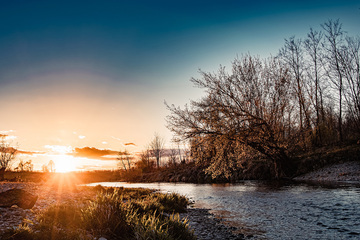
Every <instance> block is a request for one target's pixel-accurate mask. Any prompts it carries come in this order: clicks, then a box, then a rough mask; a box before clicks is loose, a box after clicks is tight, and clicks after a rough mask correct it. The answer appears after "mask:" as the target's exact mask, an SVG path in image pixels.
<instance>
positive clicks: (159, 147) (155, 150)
mask: <svg viewBox="0 0 360 240" xmlns="http://www.w3.org/2000/svg"><path fill="white" fill-rule="evenodd" d="M164 146H165V140H164V138H162V137H161V136H160V135H159V134H158V133H155V134H154V138H153V140H152V141H151V142H150V144H149V147H150V150H151V152H152V154H153V156H154V157H155V158H156V166H157V167H160V161H161V155H162V153H163V151H164Z"/></svg>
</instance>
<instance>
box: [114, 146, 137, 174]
mask: <svg viewBox="0 0 360 240" xmlns="http://www.w3.org/2000/svg"><path fill="white" fill-rule="evenodd" d="M117 160H118V161H119V163H118V165H119V168H120V166H121V165H120V163H121V164H122V167H123V169H124V170H125V171H127V170H130V169H131V161H132V160H133V157H132V156H131V154H130V153H129V151H128V150H126V149H125V150H124V151H123V152H121V151H120V152H119V154H118V158H117ZM126 164H127V167H126Z"/></svg>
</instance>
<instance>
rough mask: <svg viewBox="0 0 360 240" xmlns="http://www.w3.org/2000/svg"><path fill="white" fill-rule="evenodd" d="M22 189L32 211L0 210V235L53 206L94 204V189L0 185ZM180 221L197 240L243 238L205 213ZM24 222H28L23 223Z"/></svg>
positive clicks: (197, 212)
mask: <svg viewBox="0 0 360 240" xmlns="http://www.w3.org/2000/svg"><path fill="white" fill-rule="evenodd" d="M13 188H18V189H23V190H25V191H27V192H29V193H31V194H35V195H37V196H38V200H37V202H36V203H35V205H34V207H33V208H32V209H22V208H19V207H16V206H14V207H11V208H0V232H1V231H4V230H6V229H13V228H15V227H17V226H19V225H21V224H22V223H24V222H29V221H28V220H30V222H33V223H35V224H37V223H38V222H37V216H38V215H39V214H40V213H41V212H42V211H44V210H45V209H48V208H49V207H51V206H53V205H76V206H84V205H86V204H87V203H88V202H89V200H94V199H95V198H96V195H97V194H98V190H96V187H76V188H74V187H71V188H68V187H67V188H63V187H55V186H53V185H46V184H39V183H15V182H14V183H9V182H1V183H0V192H4V191H7V190H9V189H13ZM180 217H181V219H183V220H184V219H188V224H189V226H190V229H192V230H194V233H195V235H196V236H197V237H198V239H201V240H217V239H219V240H220V239H230V240H235V239H243V238H244V236H243V235H234V234H232V231H231V230H233V229H231V228H229V227H227V226H225V225H223V224H221V222H220V221H219V220H218V219H216V218H215V217H214V216H213V215H211V214H210V213H209V211H208V210H206V209H198V208H188V209H187V211H186V212H185V213H181V214H180ZM25 219H28V220H25Z"/></svg>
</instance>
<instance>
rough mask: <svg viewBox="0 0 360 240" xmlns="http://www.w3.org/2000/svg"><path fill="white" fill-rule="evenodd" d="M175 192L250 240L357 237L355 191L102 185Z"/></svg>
mask: <svg viewBox="0 0 360 240" xmlns="http://www.w3.org/2000/svg"><path fill="white" fill-rule="evenodd" d="M98 184H101V185H103V186H112V187H142V188H153V189H158V190H160V191H162V192H176V193H179V194H182V195H185V196H187V197H188V198H190V199H191V200H192V201H194V202H195V203H194V207H200V208H208V209H210V212H211V213H213V214H214V215H215V216H216V217H218V218H221V219H223V221H224V222H225V223H227V224H229V225H231V226H234V227H236V228H237V229H238V230H237V231H238V232H240V233H243V234H245V235H247V236H253V239H360V187H359V186H357V185H347V186H336V187H334V186H330V187H329V186H326V187H324V186H312V185H307V184H274V183H272V184H269V183H262V182H256V181H245V182H243V183H237V184H187V183H131V184H130V183H124V182H106V183H105V182H103V183H94V184H91V185H98Z"/></svg>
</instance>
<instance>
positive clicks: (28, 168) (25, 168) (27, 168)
mask: <svg viewBox="0 0 360 240" xmlns="http://www.w3.org/2000/svg"><path fill="white" fill-rule="evenodd" d="M33 169H34V164H32V161H31V160H29V161H26V162H24V161H23V160H22V159H21V160H20V161H19V164H18V165H17V167H15V169H14V170H15V171H19V172H32V171H33Z"/></svg>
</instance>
